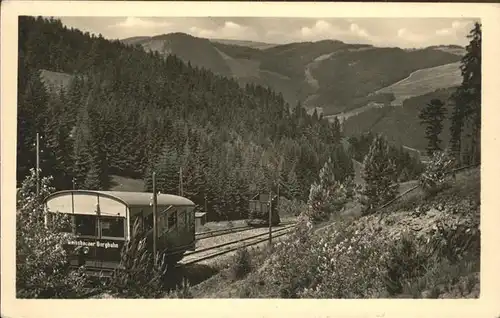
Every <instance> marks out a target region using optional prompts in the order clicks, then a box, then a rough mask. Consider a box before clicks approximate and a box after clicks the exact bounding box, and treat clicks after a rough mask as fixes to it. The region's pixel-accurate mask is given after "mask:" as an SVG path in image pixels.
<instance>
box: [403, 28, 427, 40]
mask: <svg viewBox="0 0 500 318" xmlns="http://www.w3.org/2000/svg"><path fill="white" fill-rule="evenodd" d="M398 37H399V38H401V39H403V40H405V41H408V42H413V43H423V42H425V41H426V40H427V37H426V36H423V35H421V34H417V33H414V32H411V31H410V30H408V29H406V28H401V29H399V30H398Z"/></svg>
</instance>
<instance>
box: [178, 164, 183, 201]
mask: <svg viewBox="0 0 500 318" xmlns="http://www.w3.org/2000/svg"><path fill="white" fill-rule="evenodd" d="M182 186H183V184H182V167H180V169H179V195H180V196H181V197H182V196H183V195H184V193H183V192H184V191H183V190H184V189H182Z"/></svg>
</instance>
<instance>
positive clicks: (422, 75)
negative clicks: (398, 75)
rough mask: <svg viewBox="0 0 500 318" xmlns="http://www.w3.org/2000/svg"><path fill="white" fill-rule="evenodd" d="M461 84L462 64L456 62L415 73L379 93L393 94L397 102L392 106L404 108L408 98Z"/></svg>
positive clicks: (393, 102)
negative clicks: (404, 102)
mask: <svg viewBox="0 0 500 318" xmlns="http://www.w3.org/2000/svg"><path fill="white" fill-rule="evenodd" d="M461 82H462V74H461V71H460V62H456V63H450V64H445V65H440V66H436V67H431V68H426V69H421V70H418V71H415V72H413V73H411V74H410V76H408V77H407V78H405V79H404V80H402V81H399V82H397V83H394V84H392V85H390V86H388V87H385V88H382V89H380V90H378V91H377V93H393V94H394V96H395V100H394V101H392V103H391V104H392V105H393V106H402V105H403V101H404V100H406V99H408V98H411V97H415V96H420V95H425V94H428V93H431V92H433V91H435V90H438V89H444V88H447V87H450V86H458V85H460V84H461Z"/></svg>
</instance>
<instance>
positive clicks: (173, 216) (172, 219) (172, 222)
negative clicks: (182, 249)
mask: <svg viewBox="0 0 500 318" xmlns="http://www.w3.org/2000/svg"><path fill="white" fill-rule="evenodd" d="M175 227H177V211H172V213H170V216H169V217H168V229H169V230H170V229H173V228H175Z"/></svg>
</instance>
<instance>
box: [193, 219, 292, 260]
mask: <svg viewBox="0 0 500 318" xmlns="http://www.w3.org/2000/svg"><path fill="white" fill-rule="evenodd" d="M292 227H295V224H293V225H288V226H285V227H282V228H279V229H275V230H274V231H273V232H272V233H276V232H281V231H284V230H287V229H289V228H292ZM264 235H269V233H268V232H265V233H260V234H256V235H252V236H249V237H245V238H242V239H238V240H234V241H230V242H226V243H222V244H218V245H213V246H209V247H205V248H202V249H199V250H196V251H192V252H187V253H185V254H184V257H186V256H189V255H193V254H198V253H201V252H206V251H209V250H213V249H217V248H220V247H223V246H227V245H232V244H236V243H240V242H244V241H247V240H251V239H254V238H257V237H260V236H264Z"/></svg>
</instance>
